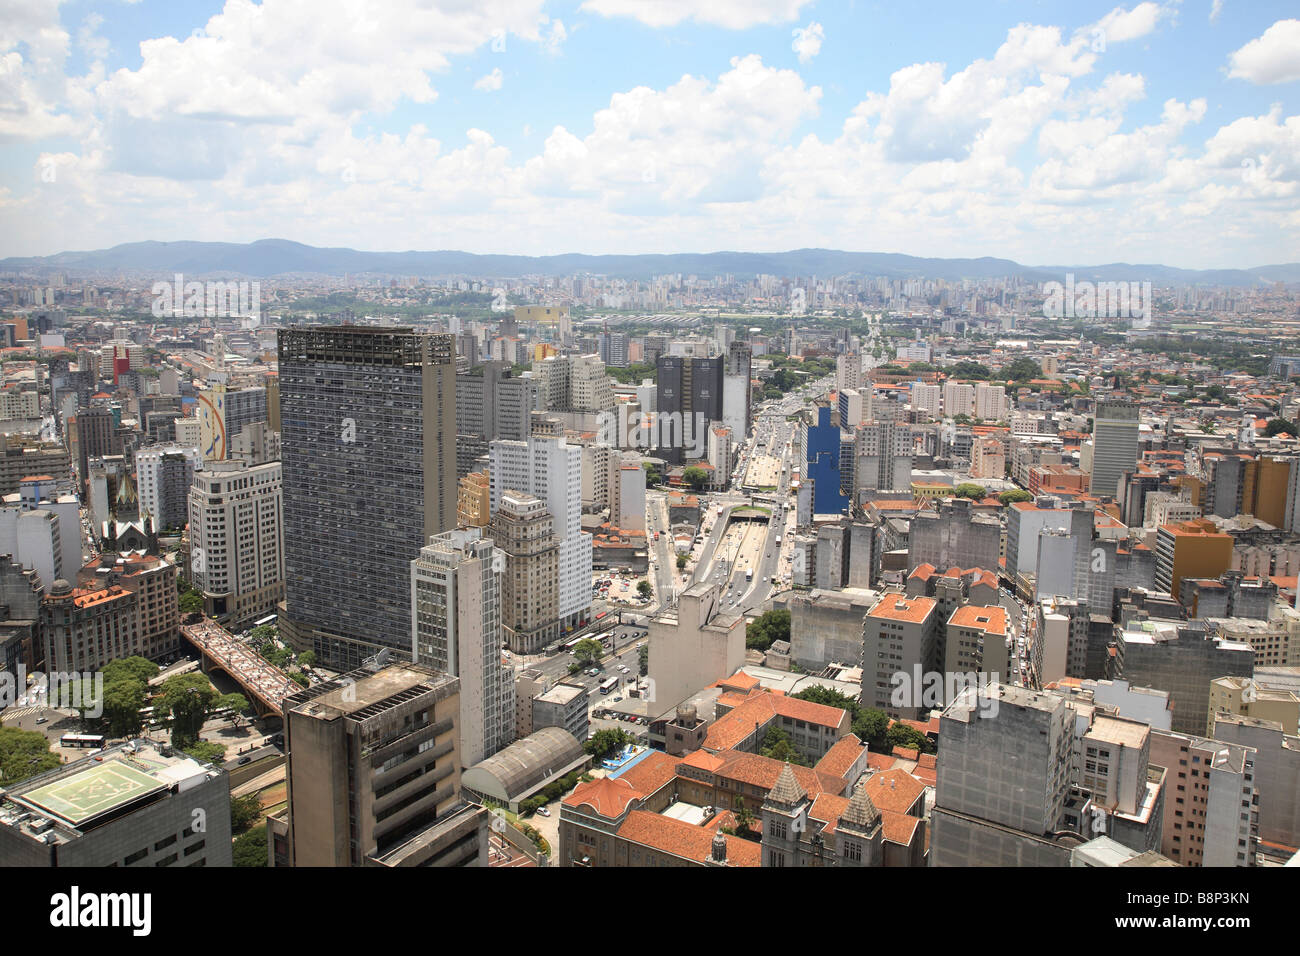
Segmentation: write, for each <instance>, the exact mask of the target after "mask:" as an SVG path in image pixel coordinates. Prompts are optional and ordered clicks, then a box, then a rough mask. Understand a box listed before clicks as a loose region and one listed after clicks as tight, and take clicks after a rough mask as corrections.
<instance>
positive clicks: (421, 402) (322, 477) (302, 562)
mask: <svg viewBox="0 0 1300 956" xmlns="http://www.w3.org/2000/svg"><path fill="white" fill-rule="evenodd" d="M279 356H280V414H281V417H282V420H283V422H282V424H283V432H282V454H283V464H284V542H285V556H284V565H285V610H284V614H282V615H281V620H280V627H281V634H282V635H283V636H285V637H287V638H288V639H289V640H290V641H292V642H293V644H294V646H296V647H298V648H300V649H306V648H311V649H313V650H314V651H315V652H316V655H317V657H318V658H319V659H320V660H321V661H322V662H324V663H327V664H329V665H330V666H332V667H335V668H339V667H349V666H355V665H357V664H359V663H360V662H361V660H363V659H364V658H367V657H370V656H372V655H374V654H376V653H377V652H378V651H380V650H381V649H383V648H389V649H392V650H398V651H400V652H401V653H403V654H406V653H409V651H410V646H411V601H410V587H409V582H410V563H411V561H412V560H413V559H414V558H415V556H416V555H417V554H418V553H419V551H420V548H422V547H423V546H424V545H425V543H426V542H428V540H429V538H430V537H432V536H433V535H435V534H441V533H442V532H443V531H445V530H447V529H448V528H450V527H453V526H454V524H455V520H456V472H455V464H454V463H455V461H456V452H455V439H456V406H455V402H456V382H455V360H454V357H453V355H452V348H451V338H450V336H447V335H428V334H423V333H416V332H412V331H410V330H409V329H379V328H356V327H334V328H314V329H286V330H281V331H280V334H279Z"/></svg>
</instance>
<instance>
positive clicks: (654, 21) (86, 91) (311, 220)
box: [0, 0, 1300, 267]
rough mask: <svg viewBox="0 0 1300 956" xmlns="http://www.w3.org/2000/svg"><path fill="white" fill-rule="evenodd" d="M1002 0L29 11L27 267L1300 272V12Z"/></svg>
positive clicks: (21, 159)
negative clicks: (451, 259) (982, 259)
mask: <svg viewBox="0 0 1300 956" xmlns="http://www.w3.org/2000/svg"><path fill="white" fill-rule="evenodd" d="M974 6H975V5H972V4H968V3H916V4H892V3H867V2H846V3H828V2H817V3H809V2H801V0H748V2H736V0H712V2H706V3H693V2H687V0H658V2H645V0H585V2H580V3H559V4H553V3H546V2H543V0H491V2H488V3H474V2H468V0H455V2H439V0H393V2H391V3H385V4H374V3H361V2H349V3H328V2H324V0H322V2H319V3H309V2H300V0H264V2H262V3H258V4H254V3H252V2H248V0H232V2H230V3H226V4H221V3H185V2H153V0H142V2H138V3H126V2H122V0H106V2H89V0H70V2H57V0H25V2H15V0H0V24H3V26H0V45H3V46H4V50H3V51H0V52H2V53H3V54H4V55H3V56H0V62H2V63H3V64H5V66H4V68H3V69H0V83H2V84H4V86H5V99H6V100H9V101H11V102H13V103H15V104H16V109H15V110H13V111H11V112H10V113H9V114H8V115H7V116H5V117H3V118H0V217H2V218H0V224H3V226H4V229H3V231H2V232H3V234H2V235H0V255H29V254H47V253H52V252H56V251H61V250H64V249H69V248H94V247H99V246H106V245H112V244H115V243H117V242H124V241H134V240H141V239H213V240H216V239H220V240H230V241H248V240H252V239H257V238H264V237H267V236H277V237H284V238H291V239H296V240H299V241H303V242H309V243H313V244H318V245H349V246H354V247H357V248H366V249H393V248H425V249H430V248H462V249H468V250H470V251H476V252H520V253H532V254H544V253H559V252H569V251H580V252H671V251H709V250H714V249H724V248H725V249H752V250H775V249H784V248H794V247H798V246H814V245H815V246H826V247H834V248H848V249H860V250H872V251H886V252H906V253H910V254H914V255H936V256H971V255H995V256H1006V257H1009V258H1014V259H1017V260H1019V261H1022V262H1029V263H1034V264H1040V263H1048V262H1051V263H1078V264H1086V263H1096V262H1107V261H1119V260H1126V261H1160V262H1165V263H1168V264H1171V265H1181V266H1191V267H1209V266H1252V265H1262V264H1267V263H1274V262H1282V261H1295V260H1297V259H1300V240H1298V239H1297V236H1300V116H1298V115H1297V114H1298V113H1300V108H1298V107H1300V103H1298V95H1300V20H1297V19H1296V16H1297V11H1296V10H1295V6H1294V4H1293V3H1292V4H1286V3H1280V2H1278V3H1270V2H1257V0H1252V2H1249V3H1247V2H1245V0H1222V2H1221V3H1217V4H1216V3H1215V2H1213V0H1204V2H1202V0H1183V2H1173V0H1170V2H1165V3H1158V2H1142V3H1133V4H1127V5H1118V6H1117V5H1115V4H1114V3H1093V4H1085V3H1012V2H1001V3H989V4H984V5H981V6H980V7H979V8H978V9H973V8H974ZM3 8H9V9H7V10H5V9H3ZM1212 14H1213V17H1212ZM167 38H174V40H168V39H167ZM142 44H144V45H143V46H142Z"/></svg>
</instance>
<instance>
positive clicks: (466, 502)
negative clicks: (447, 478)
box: [456, 471, 492, 528]
mask: <svg viewBox="0 0 1300 956" xmlns="http://www.w3.org/2000/svg"><path fill="white" fill-rule="evenodd" d="M491 500H492V498H491V492H490V490H489V488H488V473H487V472H486V471H471V472H470V473H469V474H468V475H466V476H465V477H464V478H462V479H461V480H460V485H459V487H458V488H457V493H456V524H457V526H458V527H461V528H482V527H484V526H485V525H487V523H488V521H489V519H490V517H491V512H492V507H491Z"/></svg>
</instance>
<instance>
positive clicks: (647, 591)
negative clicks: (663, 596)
mask: <svg viewBox="0 0 1300 956" xmlns="http://www.w3.org/2000/svg"><path fill="white" fill-rule="evenodd" d="M636 593H637V594H639V595H641V597H642V599H644V600H646V601H648V600H650V595H652V594H654V593H655V589H654V585H652V584H651V583H650V582H649V581H647V580H646V579H645V578H642V579H641V580H640V581H638V582H637V583H636Z"/></svg>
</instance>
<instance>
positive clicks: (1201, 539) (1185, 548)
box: [1156, 519, 1232, 600]
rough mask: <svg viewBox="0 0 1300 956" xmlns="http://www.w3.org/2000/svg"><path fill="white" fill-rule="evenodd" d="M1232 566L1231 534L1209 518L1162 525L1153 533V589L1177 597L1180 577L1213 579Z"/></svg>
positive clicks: (1180, 582) (1180, 584)
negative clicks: (1154, 539)
mask: <svg viewBox="0 0 1300 956" xmlns="http://www.w3.org/2000/svg"><path fill="white" fill-rule="evenodd" d="M1230 567H1232V536H1231V535H1228V534H1223V533H1222V532H1220V531H1219V529H1218V527H1217V526H1216V525H1215V524H1214V522H1213V521H1209V520H1208V519H1198V520H1196V521H1184V522H1182V523H1181V524H1167V525H1162V526H1161V527H1160V529H1159V531H1158V532H1157V533H1156V590H1158V591H1165V592H1167V593H1169V594H1170V595H1172V596H1173V598H1174V599H1175V600H1177V599H1178V598H1179V593H1178V592H1179V589H1180V588H1181V587H1182V582H1183V578H1217V577H1218V576H1219V575H1221V574H1222V573H1223V572H1224V571H1226V570H1228V568H1230Z"/></svg>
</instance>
